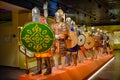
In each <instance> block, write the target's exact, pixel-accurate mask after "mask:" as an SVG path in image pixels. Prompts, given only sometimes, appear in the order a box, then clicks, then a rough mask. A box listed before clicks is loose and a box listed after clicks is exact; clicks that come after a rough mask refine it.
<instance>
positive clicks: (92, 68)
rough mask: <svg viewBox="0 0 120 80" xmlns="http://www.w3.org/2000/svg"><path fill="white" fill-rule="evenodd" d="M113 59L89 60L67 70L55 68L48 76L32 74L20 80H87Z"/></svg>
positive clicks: (110, 57) (22, 76)
mask: <svg viewBox="0 0 120 80" xmlns="http://www.w3.org/2000/svg"><path fill="white" fill-rule="evenodd" d="M113 57H114V55H106V56H102V57H98V59H94V60H90V59H89V58H88V59H87V60H85V61H84V63H78V65H77V66H68V67H66V68H65V70H55V69H54V67H53V70H52V74H50V75H47V76H44V75H43V74H39V75H35V76H32V73H30V74H23V75H20V76H19V80H87V78H88V77H90V76H91V75H92V74H94V73H95V72H96V71H97V70H98V69H100V68H101V67H102V66H103V65H105V64H106V63H107V62H108V61H109V60H111V59H112V58H113ZM59 67H61V66H59ZM44 72H45V70H43V73H44Z"/></svg>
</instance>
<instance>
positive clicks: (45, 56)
mask: <svg viewBox="0 0 120 80" xmlns="http://www.w3.org/2000/svg"><path fill="white" fill-rule="evenodd" d="M35 9H37V7H35V8H34V9H33V10H34V11H39V10H38V9H37V10H35ZM34 11H32V12H33V13H32V15H34V16H33V21H34V22H39V20H40V17H39V18H38V17H37V16H38V14H35V13H34ZM36 13H39V16H40V11H39V12H36ZM44 16H45V15H44ZM44 24H46V23H44ZM52 55H53V54H52V52H51V49H50V50H48V51H47V52H45V53H42V54H40V53H35V57H36V59H37V70H36V71H35V72H34V73H33V74H32V75H33V76H34V75H37V74H41V73H42V60H43V59H44V60H45V63H46V67H47V70H46V72H45V73H44V75H48V74H51V71H52V68H51V59H50V58H51V57H52Z"/></svg>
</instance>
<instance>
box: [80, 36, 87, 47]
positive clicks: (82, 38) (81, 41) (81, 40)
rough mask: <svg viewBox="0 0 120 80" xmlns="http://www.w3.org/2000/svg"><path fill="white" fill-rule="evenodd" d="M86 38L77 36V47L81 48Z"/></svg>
mask: <svg viewBox="0 0 120 80" xmlns="http://www.w3.org/2000/svg"><path fill="white" fill-rule="evenodd" d="M85 40H86V37H85V36H84V35H79V36H78V45H79V46H83V45H84V43H85Z"/></svg>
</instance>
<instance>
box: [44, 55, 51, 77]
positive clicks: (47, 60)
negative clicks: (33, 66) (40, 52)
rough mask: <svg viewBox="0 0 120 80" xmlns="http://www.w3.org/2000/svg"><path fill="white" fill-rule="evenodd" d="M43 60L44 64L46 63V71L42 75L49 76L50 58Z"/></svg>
mask: <svg viewBox="0 0 120 80" xmlns="http://www.w3.org/2000/svg"><path fill="white" fill-rule="evenodd" d="M45 60H46V63H47V70H46V72H45V73H44V75H48V74H51V61H50V57H46V58H45Z"/></svg>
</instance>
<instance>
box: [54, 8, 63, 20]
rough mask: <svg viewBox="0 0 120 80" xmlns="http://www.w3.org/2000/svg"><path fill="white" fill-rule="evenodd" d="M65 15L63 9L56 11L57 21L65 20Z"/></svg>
mask: <svg viewBox="0 0 120 80" xmlns="http://www.w3.org/2000/svg"><path fill="white" fill-rule="evenodd" d="M63 16H64V13H63V11H62V9H59V10H58V11H57V12H56V13H55V18H56V22H61V21H62V20H63Z"/></svg>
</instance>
